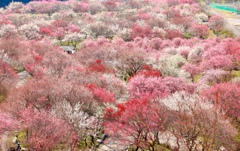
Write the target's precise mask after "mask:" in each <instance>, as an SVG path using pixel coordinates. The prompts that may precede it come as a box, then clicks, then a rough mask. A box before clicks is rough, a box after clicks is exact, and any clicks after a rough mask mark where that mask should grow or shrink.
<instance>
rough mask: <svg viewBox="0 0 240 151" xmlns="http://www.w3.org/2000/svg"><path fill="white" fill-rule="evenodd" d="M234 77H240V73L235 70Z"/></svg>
mask: <svg viewBox="0 0 240 151" xmlns="http://www.w3.org/2000/svg"><path fill="white" fill-rule="evenodd" d="M232 76H233V77H234V78H235V77H240V71H236V70H233V71H232Z"/></svg>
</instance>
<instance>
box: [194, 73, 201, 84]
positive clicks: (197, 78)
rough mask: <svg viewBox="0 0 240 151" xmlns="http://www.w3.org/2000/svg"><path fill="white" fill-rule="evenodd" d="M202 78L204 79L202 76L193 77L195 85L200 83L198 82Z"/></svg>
mask: <svg viewBox="0 0 240 151" xmlns="http://www.w3.org/2000/svg"><path fill="white" fill-rule="evenodd" d="M201 77H202V75H201V74H197V75H195V76H194V77H193V82H194V83H195V82H198V80H199V79H200V78H201Z"/></svg>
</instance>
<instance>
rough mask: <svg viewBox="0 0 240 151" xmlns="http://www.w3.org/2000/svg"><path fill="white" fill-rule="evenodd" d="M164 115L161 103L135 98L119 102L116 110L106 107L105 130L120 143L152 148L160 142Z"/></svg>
mask: <svg viewBox="0 0 240 151" xmlns="http://www.w3.org/2000/svg"><path fill="white" fill-rule="evenodd" d="M164 115H165V114H164V110H163V109H161V106H160V105H158V106H155V105H154V104H151V103H150V102H148V101H146V100H141V99H140V100H135V99H133V100H129V101H127V102H126V103H122V104H118V105H117V110H116V111H114V110H113V109H112V108H108V109H106V114H105V117H104V118H105V122H104V130H105V133H107V134H109V135H110V136H111V137H112V138H113V139H117V140H118V142H120V143H124V144H133V145H136V146H137V148H141V149H152V148H153V147H154V145H155V143H159V140H158V135H159V132H160V131H162V130H164V129H165V127H164V122H165V121H164Z"/></svg>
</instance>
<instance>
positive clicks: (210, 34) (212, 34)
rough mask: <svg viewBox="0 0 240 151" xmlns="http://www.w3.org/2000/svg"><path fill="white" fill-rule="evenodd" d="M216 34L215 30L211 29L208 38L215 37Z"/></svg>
mask: <svg viewBox="0 0 240 151" xmlns="http://www.w3.org/2000/svg"><path fill="white" fill-rule="evenodd" d="M214 37H216V35H215V34H214V32H213V30H210V31H209V34H208V38H214Z"/></svg>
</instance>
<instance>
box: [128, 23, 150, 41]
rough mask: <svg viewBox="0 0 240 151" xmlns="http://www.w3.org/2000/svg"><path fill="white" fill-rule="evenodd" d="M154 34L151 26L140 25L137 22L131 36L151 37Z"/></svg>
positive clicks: (133, 26)
mask: <svg viewBox="0 0 240 151" xmlns="http://www.w3.org/2000/svg"><path fill="white" fill-rule="evenodd" d="M151 36H152V28H151V26H139V25H137V24H135V23H134V24H133V25H132V32H131V38H132V39H134V38H137V37H141V38H143V37H151Z"/></svg>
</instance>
